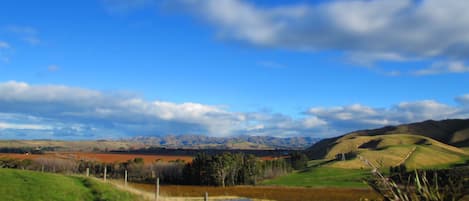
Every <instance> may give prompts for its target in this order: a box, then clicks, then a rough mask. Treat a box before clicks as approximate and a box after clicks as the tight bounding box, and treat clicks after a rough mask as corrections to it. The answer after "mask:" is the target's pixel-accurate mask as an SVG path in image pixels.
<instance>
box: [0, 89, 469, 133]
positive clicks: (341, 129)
mask: <svg viewBox="0 0 469 201" xmlns="http://www.w3.org/2000/svg"><path fill="white" fill-rule="evenodd" d="M0 94H1V96H0V122H1V123H2V124H1V125H0V126H1V127H2V129H3V130H5V131H4V132H3V133H5V132H7V131H6V130H8V133H9V135H8V136H12V135H14V134H15V132H14V130H21V132H17V134H18V133H23V134H24V133H32V134H31V136H35V137H36V138H37V137H38V136H39V137H41V136H43V137H50V138H55V137H61V138H67V137H71V138H73V137H77V136H79V137H84V138H87V137H91V138H93V137H94V138H101V137H104V136H107V137H109V136H111V137H126V136H133V135H165V134H206V135H212V136H228V135H240V134H242V135H263V136H305V135H309V136H320V137H327V136H332V135H338V134H342V133H345V132H350V131H353V130H356V129H367V128H375V127H381V126H386V125H397V124H401V123H410V122H416V121H423V120H427V119H434V120H438V119H446V118H469V96H468V95H463V96H460V97H457V98H456V99H455V100H456V101H458V102H460V103H461V105H459V106H449V105H446V104H443V103H440V102H437V101H434V100H423V101H414V102H401V103H398V104H396V105H394V106H392V107H389V108H374V107H369V106H366V105H362V104H353V105H348V106H338V107H314V108H311V109H309V110H308V111H307V112H305V113H304V114H303V115H304V116H303V117H299V118H293V117H291V116H288V115H285V114H280V113H271V112H244V113H241V112H233V111H229V110H227V108H226V107H219V106H212V105H204V104H200V103H193V102H186V103H173V102H168V101H161V100H156V101H147V100H144V99H142V98H139V97H136V96H131V95H128V94H122V93H118V92H101V91H96V90H90V89H83V88H76V87H69V86H62V85H30V84H28V83H24V82H16V81H10V82H5V83H0ZM33 130H34V131H33Z"/></svg>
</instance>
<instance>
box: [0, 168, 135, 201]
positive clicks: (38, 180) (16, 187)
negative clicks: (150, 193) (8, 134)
mask: <svg viewBox="0 0 469 201" xmlns="http://www.w3.org/2000/svg"><path fill="white" fill-rule="evenodd" d="M0 181H1V182H0V200H15V201H23V200H24V201H26V200H36V201H85V200H90V201H97V200H99V201H136V200H141V198H139V197H137V196H135V195H133V194H130V193H128V192H123V191H119V190H117V189H115V188H114V187H113V186H112V185H110V184H104V183H101V182H99V181H96V180H94V179H89V178H83V177H74V176H64V175H59V174H50V173H40V172H32V171H25V170H13V169H0Z"/></svg>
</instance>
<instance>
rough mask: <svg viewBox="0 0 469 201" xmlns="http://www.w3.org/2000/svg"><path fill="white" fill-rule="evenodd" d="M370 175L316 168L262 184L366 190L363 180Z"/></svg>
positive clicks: (367, 173)
mask: <svg viewBox="0 0 469 201" xmlns="http://www.w3.org/2000/svg"><path fill="white" fill-rule="evenodd" d="M369 175H370V171H369V170H360V169H344V168H331V167H314V168H309V169H307V170H304V171H300V172H295V173H292V174H289V175H285V176H281V177H278V178H275V179H272V180H266V181H264V182H262V184H263V185H279V186H304V187H338V188H364V187H367V186H368V185H367V184H365V183H364V182H363V178H365V177H367V176H369Z"/></svg>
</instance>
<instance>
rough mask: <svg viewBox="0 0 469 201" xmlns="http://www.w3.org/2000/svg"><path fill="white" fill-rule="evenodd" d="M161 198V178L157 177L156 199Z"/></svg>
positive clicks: (156, 200)
mask: <svg viewBox="0 0 469 201" xmlns="http://www.w3.org/2000/svg"><path fill="white" fill-rule="evenodd" d="M159 199H160V178H159V177H158V178H156V186H155V201H158V200H159Z"/></svg>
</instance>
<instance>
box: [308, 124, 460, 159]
mask: <svg viewBox="0 0 469 201" xmlns="http://www.w3.org/2000/svg"><path fill="white" fill-rule="evenodd" d="M468 147H469V119H449V120H442V121H433V120H428V121H423V122H418V123H411V124H403V125H398V126H387V127H383V128H379V129H371V130H360V131H354V132H351V133H348V134H345V135H342V136H338V137H334V138H328V139H323V140H321V141H319V142H317V143H316V144H314V145H313V146H311V147H310V148H308V149H307V150H306V153H307V155H308V156H309V157H310V158H313V159H331V160H333V159H336V161H335V162H333V163H332V164H330V165H331V166H334V167H349V168H353V167H355V168H359V167H362V166H363V163H362V162H361V161H359V160H358V159H356V158H354V156H356V155H358V154H359V155H361V156H364V157H366V158H368V159H369V160H372V161H374V162H375V163H383V164H385V165H389V166H390V165H397V164H406V165H407V166H409V167H415V168H419V167H436V166H441V165H447V164H454V163H464V161H465V160H467V158H468V156H469V153H468V151H465V150H468ZM342 156H343V157H344V158H345V159H346V160H344V161H341V160H340V159H341V158H342ZM347 158H349V159H350V160H349V159H347ZM337 159H339V160H337Z"/></svg>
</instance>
